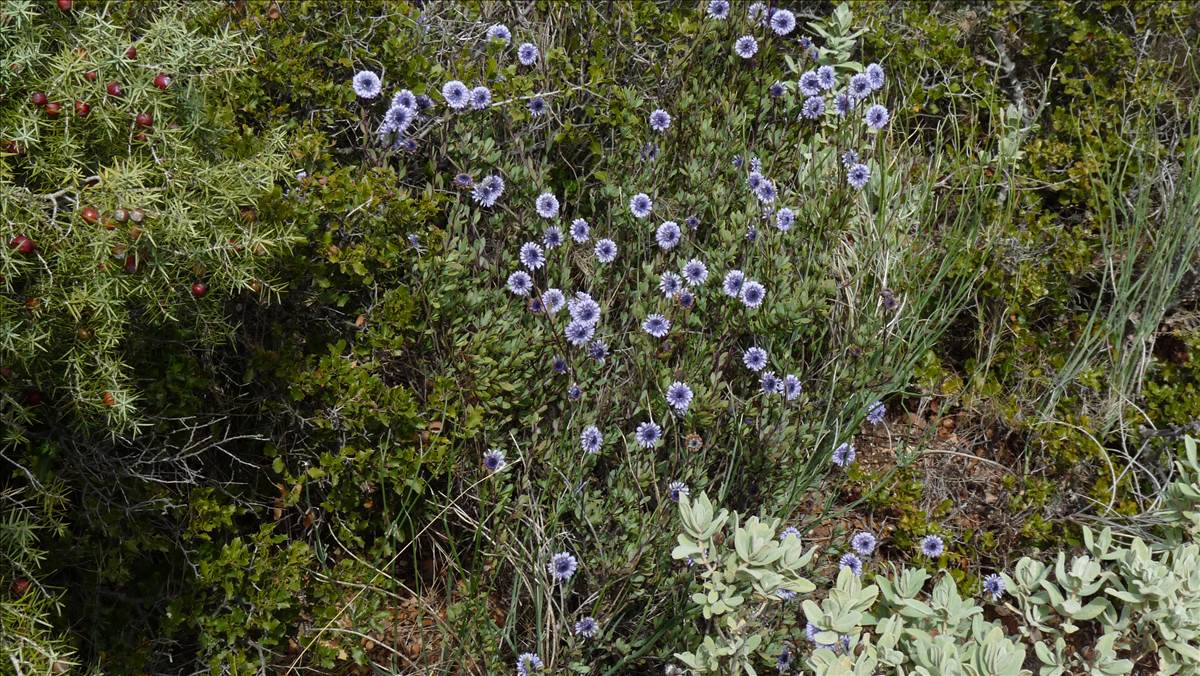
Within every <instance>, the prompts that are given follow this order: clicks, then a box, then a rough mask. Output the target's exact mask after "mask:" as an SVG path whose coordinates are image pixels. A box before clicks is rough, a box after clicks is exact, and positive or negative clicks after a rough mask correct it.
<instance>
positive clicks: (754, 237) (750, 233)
mask: <svg viewBox="0 0 1200 676" xmlns="http://www.w3.org/2000/svg"><path fill="white" fill-rule="evenodd" d="M746 241H747V242H751V243H753V242H756V241H758V228H756V227H754V226H753V225H751V226H749V227H747V228H746Z"/></svg>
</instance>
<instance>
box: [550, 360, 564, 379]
mask: <svg viewBox="0 0 1200 676" xmlns="http://www.w3.org/2000/svg"><path fill="white" fill-rule="evenodd" d="M550 365H551V366H552V367H553V368H554V372H555V373H557V374H559V375H562V374H564V373H566V372H567V360H566V359H563V358H562V357H559V356H555V357H554V359H552V360H550Z"/></svg>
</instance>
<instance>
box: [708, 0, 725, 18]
mask: <svg viewBox="0 0 1200 676" xmlns="http://www.w3.org/2000/svg"><path fill="white" fill-rule="evenodd" d="M728 16H729V0H710V2H709V3H708V17H709V18H710V19H716V20H717V21H724V20H725V19H726V18H727V17H728Z"/></svg>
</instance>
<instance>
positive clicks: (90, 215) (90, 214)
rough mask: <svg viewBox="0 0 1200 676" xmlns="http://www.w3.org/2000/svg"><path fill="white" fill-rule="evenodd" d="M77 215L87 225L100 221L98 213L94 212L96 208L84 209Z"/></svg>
mask: <svg viewBox="0 0 1200 676" xmlns="http://www.w3.org/2000/svg"><path fill="white" fill-rule="evenodd" d="M79 215H80V216H81V217H82V218H83V220H84V222H85V223H88V224H89V225H90V224H92V223H95V222H96V221H98V220H100V212H99V211H97V210H96V207H84V208H83V211H81V212H79Z"/></svg>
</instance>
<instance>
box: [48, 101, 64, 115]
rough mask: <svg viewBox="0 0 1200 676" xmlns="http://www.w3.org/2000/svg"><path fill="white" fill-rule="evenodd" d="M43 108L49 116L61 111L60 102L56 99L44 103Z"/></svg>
mask: <svg viewBox="0 0 1200 676" xmlns="http://www.w3.org/2000/svg"><path fill="white" fill-rule="evenodd" d="M45 110H46V114H47V115H49V116H50V117H58V116H59V114H61V113H62V104H61V103H59V102H58V101H51V102H50V103H47V104H46V108H45Z"/></svg>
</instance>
